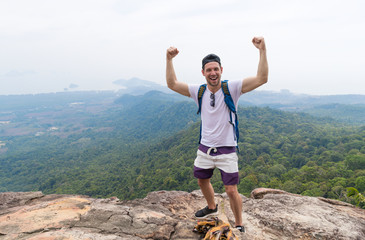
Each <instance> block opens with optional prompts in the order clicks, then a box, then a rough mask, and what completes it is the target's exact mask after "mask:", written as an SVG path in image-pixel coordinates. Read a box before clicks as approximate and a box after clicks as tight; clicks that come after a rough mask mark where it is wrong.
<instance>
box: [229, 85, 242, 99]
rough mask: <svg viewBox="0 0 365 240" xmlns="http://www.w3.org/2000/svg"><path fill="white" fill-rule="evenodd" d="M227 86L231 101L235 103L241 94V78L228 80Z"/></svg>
mask: <svg viewBox="0 0 365 240" xmlns="http://www.w3.org/2000/svg"><path fill="white" fill-rule="evenodd" d="M228 88H229V92H230V93H231V96H232V99H233V101H234V102H235V103H236V104H237V102H238V99H239V98H240V96H241V95H242V80H239V81H228Z"/></svg>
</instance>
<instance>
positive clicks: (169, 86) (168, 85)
mask: <svg viewBox="0 0 365 240" xmlns="http://www.w3.org/2000/svg"><path fill="white" fill-rule="evenodd" d="M167 87H168V88H170V89H171V90H173V91H174V87H175V83H171V82H167Z"/></svg>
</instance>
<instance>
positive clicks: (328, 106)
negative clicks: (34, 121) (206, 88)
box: [0, 78, 365, 124]
mask: <svg viewBox="0 0 365 240" xmlns="http://www.w3.org/2000/svg"><path fill="white" fill-rule="evenodd" d="M114 84H117V85H120V86H122V87H123V89H120V90H118V91H87V92H77V91H76V92H60V93H49V94H36V95H33V94H29V95H10V96H0V117H1V112H2V111H9V110H15V109H21V108H23V107H32V106H33V107H37V108H39V107H40V106H50V105H53V106H54V105H65V104H66V105H67V104H71V103H75V102H78V103H89V104H91V103H100V102H113V101H115V102H116V103H118V102H121V101H122V102H124V104H127V103H128V101H130V104H132V103H136V102H138V101H143V100H145V99H146V98H149V99H160V100H163V101H165V100H167V101H186V100H188V98H186V97H184V96H181V95H179V94H177V93H174V92H173V91H171V90H170V89H168V88H167V86H163V85H160V84H157V83H154V82H151V81H148V80H142V79H139V78H131V79H128V80H127V79H119V80H116V81H114ZM146 93H148V94H146ZM145 94H146V95H145ZM141 95H145V96H143V100H142V99H141V97H140V96H141ZM239 105H241V106H259V107H270V108H274V109H280V110H284V111H296V112H306V113H309V114H312V115H314V116H320V117H331V118H334V119H337V120H340V121H344V122H347V123H351V124H353V123H355V124H365V95H355V94H347V95H308V94H294V93H291V92H290V91H288V90H281V91H279V92H274V91H261V90H255V91H252V92H250V93H247V94H244V95H242V96H241V98H240V101H239ZM0 120H1V119H0Z"/></svg>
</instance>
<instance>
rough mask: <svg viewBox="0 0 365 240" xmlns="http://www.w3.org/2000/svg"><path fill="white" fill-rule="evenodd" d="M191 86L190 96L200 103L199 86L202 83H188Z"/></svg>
mask: <svg viewBox="0 0 365 240" xmlns="http://www.w3.org/2000/svg"><path fill="white" fill-rule="evenodd" d="M188 86H189V93H190V97H191V98H192V99H194V101H195V103H196V104H197V105H198V104H199V103H198V90H199V87H200V85H195V84H192V85H190V84H189V85H188Z"/></svg>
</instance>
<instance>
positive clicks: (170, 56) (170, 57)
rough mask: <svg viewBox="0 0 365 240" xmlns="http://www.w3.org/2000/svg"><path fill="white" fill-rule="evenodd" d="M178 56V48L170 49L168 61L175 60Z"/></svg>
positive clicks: (168, 50)
mask: <svg viewBox="0 0 365 240" xmlns="http://www.w3.org/2000/svg"><path fill="white" fill-rule="evenodd" d="M177 54H179V50H177V48H176V47H169V48H168V49H167V52H166V58H167V60H171V59H173V58H174V57H175V56H176V55H177Z"/></svg>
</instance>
